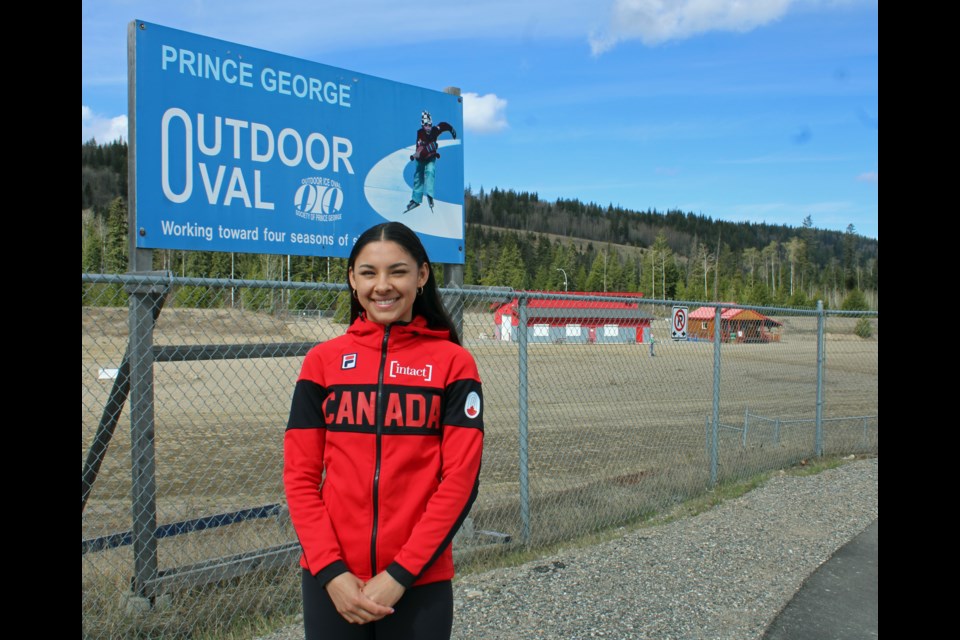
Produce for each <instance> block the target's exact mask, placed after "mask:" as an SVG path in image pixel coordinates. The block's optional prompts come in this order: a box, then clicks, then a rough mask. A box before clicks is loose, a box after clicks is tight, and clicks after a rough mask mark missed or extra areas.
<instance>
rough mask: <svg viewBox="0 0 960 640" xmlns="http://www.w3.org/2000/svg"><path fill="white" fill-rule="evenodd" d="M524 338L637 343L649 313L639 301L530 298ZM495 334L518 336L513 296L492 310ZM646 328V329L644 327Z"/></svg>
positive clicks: (510, 338) (636, 295) (631, 295)
mask: <svg viewBox="0 0 960 640" xmlns="http://www.w3.org/2000/svg"><path fill="white" fill-rule="evenodd" d="M550 293H554V292H550ZM556 295H557V296H575V295H576V296H611V297H617V298H641V297H642V296H643V294H640V293H592V292H578V293H574V292H570V293H565V292H556ZM526 306H527V328H526V330H527V340H529V341H530V342H554V343H568V342H572V343H640V342H643V341H644V334H645V333H646V334H647V335H649V328H650V322H651V320H653V316H650V315H647V314H645V313H643V312H641V311H640V302H639V301H637V302H631V301H623V300H610V301H605V300H577V299H563V297H558V298H552V299H539V298H537V299H531V300H528V301H527V305H526ZM493 317H494V323H495V324H496V331H495V334H496V337H497V339H499V340H503V341H505V342H513V341H516V340H517V338H518V337H519V334H518V332H519V330H520V314H519V306H518V302H517V298H514V299H513V300H511V301H510V302H507V303H506V304H503V305H501V306H500V307H499V308H498V309H497V310H496V311H495V312H494V315H493ZM645 329H646V330H647V331H646V332H645V331H644V330H645Z"/></svg>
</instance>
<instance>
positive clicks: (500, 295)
mask: <svg viewBox="0 0 960 640" xmlns="http://www.w3.org/2000/svg"><path fill="white" fill-rule="evenodd" d="M346 296H347V294H346V292H345V288H344V287H343V286H341V285H329V284H316V285H309V284H304V283H267V282H245V281H225V280H215V281H214V280H195V279H194V280H191V279H163V278H155V279H153V280H150V279H146V278H136V277H132V276H122V277H121V276H113V277H108V276H84V277H83V294H82V304H81V311H82V340H81V342H82V353H81V357H82V358H81V359H82V367H81V378H82V385H81V387H82V403H81V405H82V407H81V408H82V421H81V422H82V447H81V449H82V459H83V461H84V467H83V470H84V505H83V510H82V518H81V520H82V539H83V542H84V545H83V553H82V574H83V576H82V613H83V633H84V636H85V637H90V638H114V637H128V636H137V637H152V636H164V637H186V636H196V635H208V636H217V635H221V634H225V633H227V632H231V633H235V632H236V630H237V629H243V628H246V627H257V626H258V625H260V626H263V625H266V624H268V621H276V622H277V623H280V622H283V621H284V620H287V619H289V618H290V617H292V616H294V615H295V614H296V613H297V612H298V611H299V608H300V601H299V597H300V596H299V580H298V569H297V566H296V557H297V549H298V548H297V545H296V537H295V535H294V532H293V531H292V528H291V527H290V525H289V521H288V519H287V517H286V510H285V503H284V498H283V487H282V482H281V470H282V439H283V431H284V427H285V424H286V418H287V412H288V411H289V401H290V397H291V394H292V391H293V387H294V383H295V381H296V377H297V374H298V372H299V367H300V362H301V360H302V357H303V354H305V352H306V350H307V349H308V348H309V347H310V346H311V345H313V344H315V343H317V342H320V341H324V340H327V339H330V338H333V337H335V336H337V335H340V334H341V333H343V331H344V330H345V325H344V324H343V322H344V321H345V319H346V316H347V309H348V306H349V305H348V302H349V299H348V298H347V297H346ZM132 302H135V304H133V303H132ZM445 302H446V303H447V305H448V309H450V311H451V314H452V315H453V316H454V318H455V319H456V321H457V323H458V325H459V326H460V327H461V328H462V331H461V333H462V338H463V342H464V345H465V346H466V347H467V348H468V349H469V350H470V351H471V352H472V353H473V355H474V357H475V359H476V361H477V364H478V367H479V369H480V374H481V378H482V380H483V385H484V395H485V406H486V407H485V412H484V415H485V442H484V459H483V469H482V472H481V490H480V494H479V497H478V499H477V501H476V503H475V504H474V507H473V510H472V512H471V518H470V520H469V521H468V525H467V526H466V527H465V528H464V529H465V530H464V531H463V532H461V535H460V536H458V538H457V539H456V540H455V542H454V550H455V554H456V555H457V557H458V558H459V559H461V560H464V559H468V558H470V557H472V556H474V555H476V554H481V555H482V554H489V553H498V552H501V551H505V550H508V549H512V548H514V547H516V546H517V545H524V546H530V547H536V546H539V545H544V544H548V543H551V542H556V541H559V540H565V539H570V538H573V537H577V536H580V535H584V534H586V533H590V532H594V531H597V530H601V529H605V528H609V527H613V526H617V525H619V524H623V523H626V522H629V521H632V520H636V519H638V518H641V517H644V516H645V515H647V514H650V513H652V512H654V511H656V510H658V509H662V508H663V507H665V506H668V505H671V504H674V503H677V502H680V501H682V500H685V499H687V498H689V497H692V496H694V495H697V494H701V493H703V492H704V491H706V490H708V488H709V487H710V486H711V484H712V483H713V482H716V481H725V480H731V479H736V478H742V477H747V476H750V475H752V474H755V473H757V472H758V471H762V470H767V469H775V468H780V467H783V466H786V465H789V464H792V463H794V462H796V461H798V460H802V459H805V458H809V457H811V456H813V455H815V453H816V450H817V437H818V430H817V416H818V411H817V408H818V405H817V403H818V398H819V399H822V406H821V418H822V419H821V421H820V425H821V428H822V431H821V432H820V433H821V437H822V449H823V451H824V452H825V453H829V454H839V453H878V452H879V444H878V408H879V399H878V392H877V389H878V380H879V368H878V367H879V357H878V354H879V342H878V319H877V315H876V314H860V315H846V316H830V317H828V318H826V321H825V322H824V323H823V328H824V331H823V335H822V336H821V335H820V333H819V332H818V318H817V316H816V314H814V313H812V312H794V311H790V310H784V309H752V310H749V311H751V312H755V313H759V314H761V315H762V317H764V318H766V319H767V320H769V321H770V323H768V324H766V325H764V326H766V327H768V329H770V330H769V331H766V332H764V336H765V337H764V338H763V339H759V338H757V336H758V335H759V334H758V333H756V332H754V331H753V330H752V329H750V328H749V325H736V324H727V325H725V326H723V327H721V331H720V339H721V341H720V351H719V357H717V354H716V353H715V347H714V342H713V339H712V336H710V337H707V334H704V333H702V330H703V331H705V330H706V329H711V328H712V326H711V327H702V326H700V325H699V323H700V322H701V321H699V320H691V321H690V325H689V326H688V329H689V330H690V333H691V337H695V338H696V339H691V340H686V341H675V340H672V339H671V333H672V327H673V310H672V307H673V304H674V303H673V302H670V301H647V300H643V299H638V298H632V299H617V300H616V301H614V300H613V299H612V298H602V297H593V298H588V297H577V296H560V295H554V296H551V295H547V294H526V293H520V292H512V291H504V290H492V289H491V290H448V291H445ZM695 306H696V305H694V304H691V305H690V308H691V310H693V309H694V308H695ZM131 310H133V311H131ZM154 316H155V317H156V322H155V323H152V322H151V321H149V319H150V318H152V317H154ZM751 317H752V316H751ZM145 319H146V320H145ZM864 322H866V323H867V325H868V328H869V332H867V331H865V330H864V324H863V323H864ZM144 324H146V325H148V326H147V327H144V326H143V325H144ZM745 327H746V328H745ZM868 333H869V335H867V334H868ZM131 336H132V338H131ZM755 338H757V339H755ZM818 345H819V346H822V347H823V350H822V353H823V354H824V357H823V368H822V387H821V389H822V393H821V394H818V381H819V380H821V378H820V376H818V372H819V371H820V370H819V369H818ZM144 354H149V355H147V356H145V355H144ZM131 357H133V358H134V360H136V361H131ZM717 364H719V368H717V367H716V365H717ZM127 372H129V374H130V377H129V378H127ZM717 374H719V381H718V383H717V381H716V379H715V375H717ZM715 388H717V389H719V396H716V397H715V395H714V389H715ZM131 389H132V390H133V395H134V396H136V397H137V398H143V397H144V396H146V400H141V404H139V405H137V404H136V403H134V402H133V400H132V399H131V398H129V397H127V395H125V394H129V393H130V392H131V391H130V390H131ZM714 406H717V408H718V420H717V422H716V424H714V423H713V411H714ZM118 407H119V409H120V410H119V412H117V408H118ZM714 434H715V435H714ZM714 441H715V442H716V446H715V447H714V445H713V443H714ZM131 452H133V453H131ZM712 469H715V476H716V477H714V473H712ZM146 476H150V477H146ZM145 531H146V532H147V533H146V534H144V532H145Z"/></svg>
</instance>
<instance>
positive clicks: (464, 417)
mask: <svg viewBox="0 0 960 640" xmlns="http://www.w3.org/2000/svg"><path fill="white" fill-rule="evenodd" d="M443 424H445V425H446V424H449V425H455V426H458V427H471V428H473V429H480V430H481V431H483V391H482V389H481V388H480V382H479V381H478V380H470V379H465V380H457V381H456V382H453V383H451V384H450V385H449V386H447V388H446V390H445V391H444V406H443Z"/></svg>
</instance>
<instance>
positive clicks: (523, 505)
mask: <svg viewBox="0 0 960 640" xmlns="http://www.w3.org/2000/svg"><path fill="white" fill-rule="evenodd" d="M517 307H518V315H519V318H518V322H519V324H520V326H519V327H518V329H519V331H518V332H517V345H518V347H519V348H518V349H517V351H518V353H519V358H520V362H519V376H520V379H519V381H518V382H519V387H520V398H519V402H520V416H519V418H520V520H521V522H522V526H523V529H522V532H521V534H520V538H521V539H522V540H523V544H525V545H529V544H530V473H529V462H528V459H527V456H528V453H529V452H528V449H527V443H528V434H527V355H528V354H527V299H526V297H524V295H523V294H522V293H520V294H518V296H517Z"/></svg>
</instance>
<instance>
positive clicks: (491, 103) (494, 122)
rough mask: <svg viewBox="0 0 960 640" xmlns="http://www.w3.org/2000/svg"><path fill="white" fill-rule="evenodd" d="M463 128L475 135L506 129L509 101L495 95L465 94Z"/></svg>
mask: <svg viewBox="0 0 960 640" xmlns="http://www.w3.org/2000/svg"><path fill="white" fill-rule="evenodd" d="M463 126H464V128H466V129H468V130H469V131H471V132H473V133H497V132H499V131H503V130H504V129H506V128H507V127H508V126H510V125H509V124H507V101H506V100H504V99H503V98H498V97H497V95H496V94H495V93H488V94H486V95H482V96H481V95H479V94H476V93H465V94H463Z"/></svg>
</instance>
